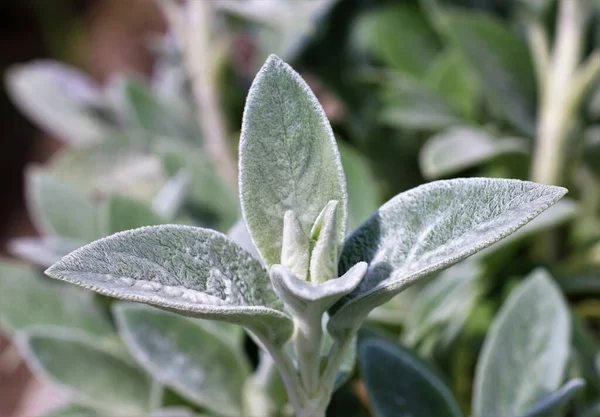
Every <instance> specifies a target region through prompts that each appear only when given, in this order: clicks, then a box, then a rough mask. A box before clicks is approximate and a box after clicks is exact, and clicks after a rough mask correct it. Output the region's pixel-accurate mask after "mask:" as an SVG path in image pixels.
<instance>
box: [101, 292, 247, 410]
mask: <svg viewBox="0 0 600 417" xmlns="http://www.w3.org/2000/svg"><path fill="white" fill-rule="evenodd" d="M113 311H114V313H115V316H116V319H117V323H118V326H119V333H120V334H121V336H122V337H123V340H124V341H125V343H126V345H127V347H128V348H129V351H130V352H131V354H132V355H133V357H134V358H135V359H136V360H137V361H138V363H139V364H140V365H141V366H142V367H143V368H144V369H145V370H147V371H148V372H149V373H150V374H151V375H152V376H153V377H154V378H155V379H156V380H158V381H160V382H161V383H162V384H164V385H167V386H169V387H171V388H173V389H174V390H175V391H176V392H177V393H179V394H180V395H182V396H183V397H185V398H187V399H188V400H190V401H192V402H194V403H196V404H198V405H199V406H201V407H205V408H207V409H208V410H211V411H214V412H216V413H218V414H222V415H225V416H232V417H235V416H239V415H240V412H241V411H240V407H241V398H242V397H241V396H242V387H243V384H244V382H245V380H246V378H247V377H248V376H249V375H250V369H249V365H248V363H247V361H246V359H245V357H243V356H242V353H241V352H240V351H239V349H237V348H235V347H232V346H231V345H230V344H229V343H228V342H229V341H228V340H226V339H225V340H224V339H221V337H220V335H219V334H218V333H214V331H213V330H212V328H211V327H205V326H204V321H203V320H197V319H189V318H186V317H181V316H178V315H175V314H173V313H169V312H165V311H161V310H158V309H155V308H151V307H147V306H143V305H131V304H125V303H119V304H117V305H116V308H114V310H113Z"/></svg>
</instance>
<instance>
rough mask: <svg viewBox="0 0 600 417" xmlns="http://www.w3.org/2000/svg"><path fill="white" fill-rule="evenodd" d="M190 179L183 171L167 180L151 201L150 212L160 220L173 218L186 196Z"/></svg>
mask: <svg viewBox="0 0 600 417" xmlns="http://www.w3.org/2000/svg"><path fill="white" fill-rule="evenodd" d="M191 179H192V178H191V175H190V174H189V173H188V172H186V171H185V170H181V171H179V172H178V173H176V174H175V175H173V176H172V177H171V178H169V180H168V181H167V183H166V184H165V185H164V186H163V187H162V188H161V189H160V191H159V192H158V194H157V195H156V196H155V197H154V198H153V199H152V210H153V211H154V212H155V213H156V214H158V215H159V216H160V217H162V218H165V219H172V218H174V217H175V215H176V214H177V212H178V211H179V210H180V209H181V206H182V204H183V201H184V200H185V197H186V196H187V192H188V188H189V185H190V181H191Z"/></svg>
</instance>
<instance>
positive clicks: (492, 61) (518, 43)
mask: <svg viewBox="0 0 600 417" xmlns="http://www.w3.org/2000/svg"><path fill="white" fill-rule="evenodd" d="M448 18H449V19H448V22H449V27H450V29H451V31H452V34H453V39H454V40H455V42H456V45H457V47H458V48H459V50H460V51H461V53H462V55H463V56H464V58H465V59H466V61H467V63H468V64H469V66H470V67H471V70H472V72H473V74H474V75H475V76H476V77H477V79H478V80H479V81H480V83H481V85H482V86H485V87H484V88H483V89H482V92H483V93H484V95H485V96H486V97H487V98H488V100H489V101H490V103H491V104H492V105H493V106H494V107H493V108H494V109H495V110H496V111H497V113H498V114H499V115H500V116H502V117H503V118H504V119H505V120H506V121H508V122H510V123H511V124H512V125H513V126H514V127H516V128H518V129H520V130H521V131H522V132H524V133H527V134H531V133H533V132H534V130H535V126H534V123H535V122H534V120H535V103H536V91H535V85H536V84H535V79H534V75H533V68H532V65H531V59H530V57H529V52H528V49H527V45H526V43H525V42H524V41H523V40H522V39H520V38H519V37H518V35H517V34H516V33H514V32H512V31H511V30H510V29H509V28H508V27H506V26H505V25H504V23H502V22H501V21H500V20H498V19H496V18H495V17H492V16H491V15H486V14H481V13H473V12H471V13H469V12H453V13H450V14H449V15H448Z"/></svg>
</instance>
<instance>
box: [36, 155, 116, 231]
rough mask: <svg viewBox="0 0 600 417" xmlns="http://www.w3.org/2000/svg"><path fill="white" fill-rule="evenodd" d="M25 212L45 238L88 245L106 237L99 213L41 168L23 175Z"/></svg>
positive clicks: (69, 187)
mask: <svg viewBox="0 0 600 417" xmlns="http://www.w3.org/2000/svg"><path fill="white" fill-rule="evenodd" d="M26 177H27V193H28V196H27V197H28V199H27V203H28V208H29V212H30V213H31V214H32V216H33V220H34V222H35V224H36V226H37V227H38V228H39V230H40V231H41V232H43V233H45V234H49V235H56V236H61V237H65V238H70V239H74V240H78V241H82V242H90V241H92V240H95V239H98V238H99V237H102V236H104V235H105V233H106V230H105V229H106V228H105V224H104V221H103V220H104V218H103V216H102V210H101V207H100V206H99V205H96V204H94V203H93V202H92V201H91V200H90V199H88V198H87V196H85V195H84V194H82V193H80V192H79V191H78V190H77V189H75V188H73V187H71V186H70V185H69V184H67V183H65V182H64V181H61V180H60V179H58V178H56V177H55V176H53V175H52V174H50V173H49V172H48V171H46V170H44V169H42V168H38V167H35V168H29V169H28V170H27V173H26Z"/></svg>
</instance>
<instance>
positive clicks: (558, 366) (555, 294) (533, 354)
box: [473, 269, 571, 417]
mask: <svg viewBox="0 0 600 417" xmlns="http://www.w3.org/2000/svg"><path fill="white" fill-rule="evenodd" d="M570 321H571V318H570V313H569V308H568V306H567V303H566V301H565V299H564V297H563V295H562V294H561V292H560V289H559V288H558V286H557V285H556V284H555V283H554V282H553V280H552V277H551V276H550V275H549V274H548V273H547V272H545V271H544V270H541V269H538V270H536V271H534V272H532V273H531V274H530V275H529V276H528V277H527V278H526V279H525V281H524V282H523V283H522V284H521V285H520V286H519V287H517V288H515V289H514V290H513V291H512V292H511V294H510V296H509V297H508V299H507V300H506V301H505V303H504V305H503V306H502V308H501V310H500V312H499V313H498V315H497V316H496V318H495V319H494V322H493V323H492V327H491V329H490V331H489V332H488V335H487V337H486V340H485V342H484V345H483V350H482V353H481V355H480V357H479V362H478V364H477V370H476V375H475V385H474V394H473V415H474V416H475V417H488V416H521V415H524V414H525V413H526V412H527V411H528V410H529V409H530V408H531V407H532V406H533V405H534V404H536V403H537V402H538V401H540V400H541V399H542V398H543V397H544V396H546V395H547V394H548V393H551V392H554V391H556V390H557V389H558V388H559V387H560V385H561V383H562V380H563V377H564V372H565V368H566V365H567V361H568V359H569V345H570V340H571V335H570V328H571V326H570Z"/></svg>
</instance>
